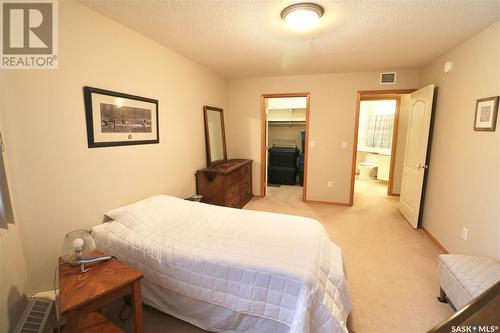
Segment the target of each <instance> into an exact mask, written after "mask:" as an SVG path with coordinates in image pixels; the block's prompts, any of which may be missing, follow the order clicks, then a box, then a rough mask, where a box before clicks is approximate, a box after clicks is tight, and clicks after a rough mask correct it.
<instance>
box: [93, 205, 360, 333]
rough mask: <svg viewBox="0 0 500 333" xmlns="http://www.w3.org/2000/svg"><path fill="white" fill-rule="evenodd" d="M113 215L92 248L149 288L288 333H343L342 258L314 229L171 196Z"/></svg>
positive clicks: (347, 306) (302, 222)
mask: <svg viewBox="0 0 500 333" xmlns="http://www.w3.org/2000/svg"><path fill="white" fill-rule="evenodd" d="M117 215H118V216H117V217H116V218H115V220H114V221H112V222H108V223H104V224H102V225H99V226H96V227H94V228H93V232H92V235H93V237H94V239H95V240H96V243H97V247H98V248H99V249H101V250H103V251H105V252H107V253H108V254H113V255H116V256H117V257H118V258H119V259H120V260H122V261H124V262H126V263H128V264H130V265H131V266H133V267H135V268H136V269H138V270H139V271H141V272H142V273H143V274H144V278H145V279H146V280H147V281H148V282H151V283H153V284H156V285H159V286H162V287H164V288H166V289H168V290H170V291H173V292H176V293H180V294H182V295H185V296H188V297H190V298H194V299H198V300H202V301H204V302H208V303H211V304H217V305H219V306H223V307H225V308H228V309H231V310H233V311H236V312H238V313H241V314H247V315H252V316H259V317H262V318H266V319H268V320H273V321H277V322H280V323H282V324H285V325H286V327H289V328H290V329H289V332H297V333H298V332H304V333H305V332H329V333H331V332H347V328H346V320H347V316H348V315H349V312H350V311H351V307H352V306H351V301H350V297H349V293H348V291H347V286H346V279H345V275H344V270H343V263H342V255H341V250H340V248H339V247H338V246H337V245H335V244H333V243H332V242H331V241H330V240H329V238H328V235H327V233H326V231H325V229H324V227H323V226H322V225H321V224H320V223H319V222H317V221H315V220H313V219H309V218H303V217H297V216H291V215H282V214H273V213H265V212H256V211H249V210H238V209H232V208H225V207H217V206H212V205H206V204H201V203H196V202H191V201H186V200H182V199H178V198H174V197H170V196H156V197H152V198H149V199H147V200H145V201H142V202H141V203H140V204H135V205H131V206H128V207H127V208H125V209H123V210H121V211H120V213H119V214H117ZM145 302H146V303H147V300H146V299H145ZM187 311H188V309H187Z"/></svg>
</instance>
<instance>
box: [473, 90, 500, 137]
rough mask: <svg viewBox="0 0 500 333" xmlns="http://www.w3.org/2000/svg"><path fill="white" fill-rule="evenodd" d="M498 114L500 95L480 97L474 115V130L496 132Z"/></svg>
mask: <svg viewBox="0 0 500 333" xmlns="http://www.w3.org/2000/svg"><path fill="white" fill-rule="evenodd" d="M497 115H498V96H494V97H486V98H481V99H478V100H477V102H476V115H475V117H474V131H490V132H494V131H495V127H496V123H497Z"/></svg>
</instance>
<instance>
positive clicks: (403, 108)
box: [392, 95, 410, 194]
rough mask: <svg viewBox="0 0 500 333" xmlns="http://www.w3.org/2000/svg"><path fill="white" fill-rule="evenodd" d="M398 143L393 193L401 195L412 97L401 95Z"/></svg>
mask: <svg viewBox="0 0 500 333" xmlns="http://www.w3.org/2000/svg"><path fill="white" fill-rule="evenodd" d="M400 97H401V102H400V104H399V122H398V123H399V125H398V142H397V144H396V157H395V158H396V160H395V161H394V177H393V179H392V193H394V194H400V193H401V181H402V179H403V164H404V159H405V147H406V134H407V133H408V117H409V111H410V95H400Z"/></svg>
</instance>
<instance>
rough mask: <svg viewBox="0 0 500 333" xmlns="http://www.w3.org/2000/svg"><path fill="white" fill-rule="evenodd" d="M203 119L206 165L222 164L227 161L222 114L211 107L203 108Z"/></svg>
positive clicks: (219, 110) (217, 109) (220, 110)
mask: <svg viewBox="0 0 500 333" xmlns="http://www.w3.org/2000/svg"><path fill="white" fill-rule="evenodd" d="M203 115H204V118H205V142H206V147H207V165H208V166H211V165H214V164H218V163H222V162H225V161H226V160H227V153H226V135H225V133H224V113H223V111H222V109H219V108H215V107H212V106H206V105H205V106H204V107H203Z"/></svg>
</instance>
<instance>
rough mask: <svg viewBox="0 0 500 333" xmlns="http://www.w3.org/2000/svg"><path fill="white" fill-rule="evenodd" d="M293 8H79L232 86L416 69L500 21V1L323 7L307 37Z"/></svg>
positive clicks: (132, 2) (101, 2) (130, 4)
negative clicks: (293, 22) (295, 23)
mask: <svg viewBox="0 0 500 333" xmlns="http://www.w3.org/2000/svg"><path fill="white" fill-rule="evenodd" d="M295 2H297V1H295ZM295 2H294V1H290V0H286V1H248V0H246V1H243V0H241V1H231V0H221V1H207V0H205V1H159V0H157V1H144V0H143V1H140V0H113V1H112V0H80V3H83V4H84V5H85V6H87V7H89V8H91V9H94V10H95V11H97V12H99V13H101V14H103V15H105V16H107V17H109V18H111V19H113V20H115V21H117V22H120V23H122V24H123V25H125V26H127V27H130V28H131V29H134V30H136V31H138V32H140V33H142V34H143V35H145V36H147V37H149V38H151V39H153V40H156V41H158V42H160V43H161V44H163V45H165V46H167V47H169V48H170V49H173V50H175V51H177V52H178V53H180V54H183V55H184V56H186V57H188V58H190V59H192V60H194V61H196V62H198V63H200V64H203V65H206V66H207V67H209V68H211V69H213V70H214V71H215V72H217V73H219V74H220V75H222V76H224V77H227V78H241V77H255V76H269V75H292V74H314V73H329V72H349V71H367V70H390V69H403V68H418V67H420V66H422V65H424V64H426V63H428V62H429V61H431V60H433V59H434V58H436V57H437V56H439V55H440V54H442V53H444V52H445V51H446V50H448V49H450V48H452V47H453V46H455V45H458V44H459V43H461V42H462V41H464V40H466V39H467V38H469V37H471V36H473V35H474V34H476V33H478V32H479V31H481V30H483V29H485V28H486V27H488V26H489V25H491V24H492V23H493V22H495V21H497V20H499V18H500V2H498V1H451V0H450V1H429V0H427V1H425V0H424V1H342V2H340V1H339V2H337V1H331V0H330V1H327V0H317V1H315V2H316V3H318V4H320V5H322V6H323V7H324V8H325V14H324V16H323V17H322V18H321V24H320V26H319V27H318V28H317V29H316V30H315V31H313V32H311V33H305V34H304V33H297V32H293V31H291V30H289V29H288V28H287V27H286V26H285V24H284V23H283V21H282V20H281V19H280V12H281V10H282V9H283V8H284V7H286V6H287V5H290V4H292V3H295Z"/></svg>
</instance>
